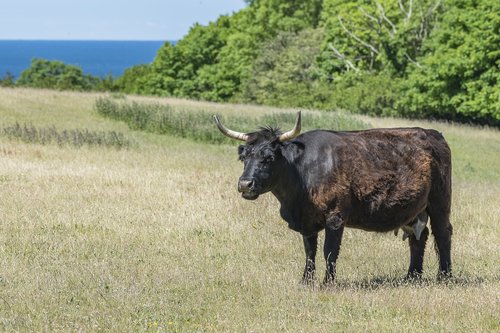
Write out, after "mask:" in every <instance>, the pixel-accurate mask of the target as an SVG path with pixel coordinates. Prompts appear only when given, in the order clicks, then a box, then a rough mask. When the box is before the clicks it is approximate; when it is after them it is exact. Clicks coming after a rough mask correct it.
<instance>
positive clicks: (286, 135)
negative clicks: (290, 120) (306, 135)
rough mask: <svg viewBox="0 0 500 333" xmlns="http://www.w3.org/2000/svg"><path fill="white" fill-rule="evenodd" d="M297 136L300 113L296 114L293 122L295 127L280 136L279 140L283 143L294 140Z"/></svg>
mask: <svg viewBox="0 0 500 333" xmlns="http://www.w3.org/2000/svg"><path fill="white" fill-rule="evenodd" d="M299 134H300V111H299V112H297V120H296V121H295V126H294V127H293V128H292V129H291V130H290V131H288V132H285V133H283V134H281V135H280V137H279V140H280V142H285V141H288V140H291V139H293V138H295V137H296V136H297V135H299Z"/></svg>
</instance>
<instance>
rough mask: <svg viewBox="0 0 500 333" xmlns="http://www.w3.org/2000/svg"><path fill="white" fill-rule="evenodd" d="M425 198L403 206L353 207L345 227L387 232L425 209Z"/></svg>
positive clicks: (409, 220) (408, 221)
mask: <svg viewBox="0 0 500 333" xmlns="http://www.w3.org/2000/svg"><path fill="white" fill-rule="evenodd" d="M426 205H427V200H426V199H424V198H422V199H421V200H417V201H415V202H411V203H409V204H408V205H406V206H405V207H391V208H384V207H382V208H381V209H378V210H372V209H371V207H358V209H353V210H352V211H351V214H349V216H348V218H347V219H346V227H349V228H357V229H362V230H367V231H377V232H387V231H391V230H395V229H397V228H400V227H402V226H404V225H407V224H409V223H411V222H412V221H413V220H414V219H415V217H416V216H417V215H418V214H419V213H420V212H422V211H424V210H425V208H426Z"/></svg>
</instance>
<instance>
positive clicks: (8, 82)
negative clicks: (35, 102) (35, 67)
mask: <svg viewBox="0 0 500 333" xmlns="http://www.w3.org/2000/svg"><path fill="white" fill-rule="evenodd" d="M14 85H15V80H14V75H12V74H11V73H10V72H7V73H5V75H4V77H3V78H2V79H0V87H13V86H14Z"/></svg>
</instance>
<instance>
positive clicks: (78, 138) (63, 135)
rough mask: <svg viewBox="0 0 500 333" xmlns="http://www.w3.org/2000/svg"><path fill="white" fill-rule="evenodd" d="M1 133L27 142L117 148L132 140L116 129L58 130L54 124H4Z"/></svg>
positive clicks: (124, 146)
mask: <svg viewBox="0 0 500 333" xmlns="http://www.w3.org/2000/svg"><path fill="white" fill-rule="evenodd" d="M0 135H2V136H6V137H7V138H9V139H18V140H21V141H23V142H26V143H39V144H43V145H45V144H51V143H56V144H58V145H59V146H63V145H71V146H74V147H82V146H84V145H89V146H110V147H115V148H126V147H130V145H131V144H132V141H131V140H130V139H127V138H126V137H125V136H124V135H123V133H119V132H115V131H91V130H88V129H71V130H62V131H61V130H57V128H56V127H55V126H54V125H52V126H48V127H37V126H34V125H33V124H22V125H21V124H19V123H17V122H16V123H15V124H14V125H10V126H4V127H3V128H1V129H0Z"/></svg>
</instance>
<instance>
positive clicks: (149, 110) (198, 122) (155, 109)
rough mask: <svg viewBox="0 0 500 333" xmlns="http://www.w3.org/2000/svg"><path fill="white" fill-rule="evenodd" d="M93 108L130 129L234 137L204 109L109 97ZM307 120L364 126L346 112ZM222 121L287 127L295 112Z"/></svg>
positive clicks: (317, 124)
mask: <svg viewBox="0 0 500 333" xmlns="http://www.w3.org/2000/svg"><path fill="white" fill-rule="evenodd" d="M95 109H96V110H97V112H98V113H99V114H100V115H102V116H104V117H107V118H111V119H115V120H121V121H124V122H125V123H126V124H127V125H128V126H129V127H130V128H131V129H134V130H141V131H147V132H151V133H158V134H169V135H174V136H179V137H183V138H189V139H192V140H195V141H203V142H208V143H230V144H234V143H235V141H234V140H231V139H229V138H227V137H225V136H223V135H221V133H220V132H219V131H218V130H217V128H216V126H215V125H214V121H213V119H212V113H211V112H208V111H189V110H186V109H184V108H176V107H174V106H171V105H160V104H141V103H137V102H132V103H123V102H122V103H120V102H116V101H113V100H111V99H110V98H98V99H97V100H96V103H95ZM307 119H308V120H307V123H304V125H303V128H304V130H308V129H316V128H324V129H331V130H340V129H344V130H347V129H363V128H367V127H368V126H367V125H366V124H365V123H363V122H361V121H359V120H356V119H354V118H352V117H350V116H348V115H342V114H337V113H333V112H331V113H322V114H320V115H315V116H314V115H308V117H307ZM222 120H223V121H224V123H225V124H226V125H227V126H228V127H231V128H246V129H247V130H248V129H251V128H257V127H258V126H259V125H263V124H268V125H272V126H276V125H279V126H282V127H283V128H285V127H286V128H287V127H290V128H291V127H293V124H294V122H295V115H294V114H293V113H290V112H287V113H276V114H271V115H265V116H262V117H259V118H251V117H245V116H238V117H231V118H228V119H225V118H224V117H222Z"/></svg>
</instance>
